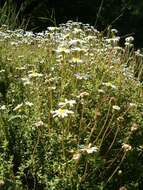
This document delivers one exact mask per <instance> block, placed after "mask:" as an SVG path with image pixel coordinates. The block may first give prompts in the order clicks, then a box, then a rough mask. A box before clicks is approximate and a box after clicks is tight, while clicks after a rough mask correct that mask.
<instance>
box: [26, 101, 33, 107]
mask: <svg viewBox="0 0 143 190" xmlns="http://www.w3.org/2000/svg"><path fill="white" fill-rule="evenodd" d="M25 105H26V106H29V107H32V106H33V103H32V102H28V101H27V102H25Z"/></svg>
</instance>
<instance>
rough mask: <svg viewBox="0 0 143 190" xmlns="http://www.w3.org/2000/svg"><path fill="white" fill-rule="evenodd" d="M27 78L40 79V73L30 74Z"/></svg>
mask: <svg viewBox="0 0 143 190" xmlns="http://www.w3.org/2000/svg"><path fill="white" fill-rule="evenodd" d="M28 76H29V78H36V77H42V76H43V74H42V73H37V72H31V73H30V74H29V75H28Z"/></svg>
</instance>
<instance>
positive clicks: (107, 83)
mask: <svg viewBox="0 0 143 190" xmlns="http://www.w3.org/2000/svg"><path fill="white" fill-rule="evenodd" d="M102 85H104V86H107V87H111V88H112V89H117V87H116V86H115V85H114V84H112V83H111V82H103V83H102Z"/></svg>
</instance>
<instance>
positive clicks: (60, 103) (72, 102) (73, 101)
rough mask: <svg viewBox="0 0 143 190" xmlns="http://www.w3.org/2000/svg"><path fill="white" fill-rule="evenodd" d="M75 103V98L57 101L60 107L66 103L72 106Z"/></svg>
mask: <svg viewBox="0 0 143 190" xmlns="http://www.w3.org/2000/svg"><path fill="white" fill-rule="evenodd" d="M75 104H76V101H75V100H67V99H65V102H59V104H58V105H59V106H60V107H64V106H66V105H69V106H70V107H73V106H74V105H75Z"/></svg>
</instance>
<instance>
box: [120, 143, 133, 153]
mask: <svg viewBox="0 0 143 190" xmlns="http://www.w3.org/2000/svg"><path fill="white" fill-rule="evenodd" d="M122 149H123V150H124V151H125V152H128V151H130V150H131V149H132V146H131V145H129V144H125V143H123V144H122Z"/></svg>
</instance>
